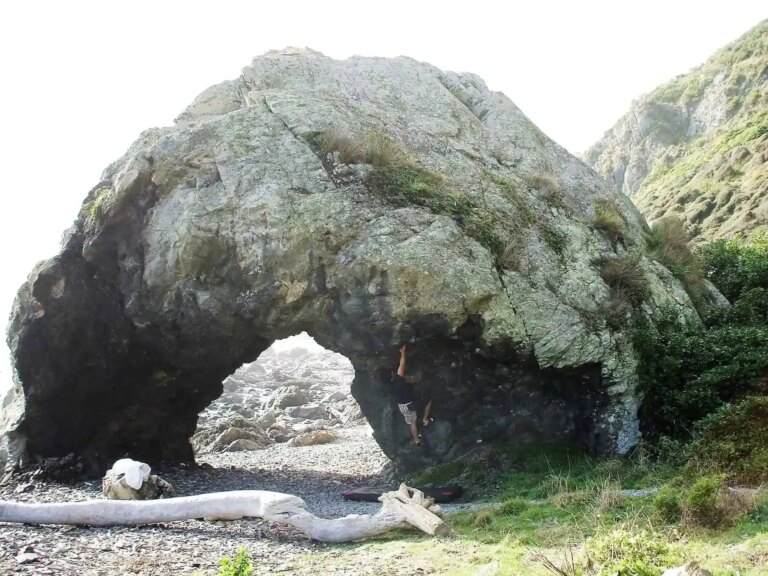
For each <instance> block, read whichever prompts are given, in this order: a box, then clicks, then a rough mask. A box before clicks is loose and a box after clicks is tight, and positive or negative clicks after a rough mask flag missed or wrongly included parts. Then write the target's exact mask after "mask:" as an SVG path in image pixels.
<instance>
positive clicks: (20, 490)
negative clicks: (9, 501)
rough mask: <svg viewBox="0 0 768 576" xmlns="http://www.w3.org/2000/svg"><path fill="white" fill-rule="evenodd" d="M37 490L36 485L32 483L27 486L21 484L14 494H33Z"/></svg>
mask: <svg viewBox="0 0 768 576" xmlns="http://www.w3.org/2000/svg"><path fill="white" fill-rule="evenodd" d="M34 489H35V485H34V484H33V483H32V482H28V483H26V484H19V485H18V486H17V487H16V490H14V492H15V493H16V494H24V493H26V492H32V491H33V490H34Z"/></svg>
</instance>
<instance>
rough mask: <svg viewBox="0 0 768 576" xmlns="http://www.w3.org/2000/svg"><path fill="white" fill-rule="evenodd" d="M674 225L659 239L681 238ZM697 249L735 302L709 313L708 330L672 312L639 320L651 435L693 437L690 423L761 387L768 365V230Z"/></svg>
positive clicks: (645, 414) (637, 337)
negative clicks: (658, 317)
mask: <svg viewBox="0 0 768 576" xmlns="http://www.w3.org/2000/svg"><path fill="white" fill-rule="evenodd" d="M675 229H676V226H674V225H672V226H669V227H668V230H667V232H665V233H664V234H663V235H661V234H657V235H656V236H655V238H656V240H659V238H660V237H661V236H665V237H670V238H672V240H674V242H678V243H681V242H682V238H681V237H680V235H679V234H678V233H677V232H674V230H675ZM669 230H673V232H669ZM678 232H679V230H678ZM652 246H653V244H652ZM680 247H682V244H680ZM672 252H680V250H678V249H675V250H672ZM696 254H697V256H698V257H699V258H700V260H701V264H700V267H701V270H702V272H703V275H704V276H706V277H707V278H709V279H710V280H712V282H713V283H714V284H715V286H716V287H717V288H718V289H719V290H720V291H721V292H722V293H723V294H724V295H726V296H727V297H728V298H730V299H731V301H732V303H733V305H732V306H731V307H728V308H723V309H721V310H719V311H717V312H716V313H714V314H713V315H712V316H711V317H710V318H707V323H706V324H707V326H706V327H705V326H702V325H692V324H690V323H689V324H688V325H681V324H680V323H679V321H678V318H677V315H676V314H675V313H674V312H673V311H671V310H668V311H666V312H664V313H663V314H662V317H661V319H660V320H658V321H656V322H655V323H652V322H650V321H649V320H647V319H637V320H636V321H635V323H634V330H633V337H634V338H633V339H634V344H635V349H636V350H637V352H638V355H639V357H640V367H639V372H640V380H641V383H642V385H643V387H644V389H645V392H646V398H645V402H644V403H643V407H642V409H641V421H642V426H643V429H644V432H646V435H647V436H648V437H650V438H651V439H656V438H658V437H659V436H660V435H666V436H670V437H672V438H685V437H690V436H691V434H692V431H693V424H694V423H695V422H697V421H698V420H701V419H702V418H704V417H706V416H708V415H709V414H711V413H713V412H715V411H716V410H717V409H718V408H719V407H720V406H721V405H722V404H724V403H727V402H733V401H737V400H739V399H741V398H743V397H744V396H746V395H747V394H748V393H750V392H760V390H761V387H760V382H761V380H760V379H761V377H762V376H764V375H765V373H766V369H768V325H767V323H766V322H767V321H768V235H766V234H765V233H758V234H755V235H753V236H752V238H751V239H750V240H749V241H743V240H739V239H734V240H718V241H715V242H712V243H711V244H708V245H706V246H704V247H702V248H700V249H699V250H698V251H697V252H696ZM763 391H764V390H763Z"/></svg>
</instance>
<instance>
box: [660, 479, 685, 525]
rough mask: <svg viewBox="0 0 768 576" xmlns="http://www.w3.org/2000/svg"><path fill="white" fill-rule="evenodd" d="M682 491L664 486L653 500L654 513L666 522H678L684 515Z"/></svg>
mask: <svg viewBox="0 0 768 576" xmlns="http://www.w3.org/2000/svg"><path fill="white" fill-rule="evenodd" d="M680 499H681V494H680V490H679V489H678V488H676V487H673V486H668V485H664V486H662V487H661V489H660V490H659V492H658V493H657V494H656V496H655V497H654V499H653V511H654V514H655V515H656V516H658V517H659V518H660V519H661V520H663V521H664V522H678V521H679V520H680V518H681V516H682V514H683V508H682V505H681V503H680Z"/></svg>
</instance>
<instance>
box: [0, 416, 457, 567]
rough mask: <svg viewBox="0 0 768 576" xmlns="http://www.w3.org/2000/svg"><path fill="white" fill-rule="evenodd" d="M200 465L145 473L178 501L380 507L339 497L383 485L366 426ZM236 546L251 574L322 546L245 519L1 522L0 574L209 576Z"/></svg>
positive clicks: (93, 489)
mask: <svg viewBox="0 0 768 576" xmlns="http://www.w3.org/2000/svg"><path fill="white" fill-rule="evenodd" d="M336 432H338V431H336ZM199 463H200V464H201V466H200V467H197V468H189V467H178V468H169V469H164V470H156V471H154V472H156V473H158V474H159V475H160V476H161V477H162V478H164V479H166V480H168V481H169V482H170V483H171V484H173V486H174V487H175V489H176V491H177V493H178V495H184V496H186V495H193V494H203V493H206V492H217V491H224V490H248V489H254V490H255V489H259V490H274V491H277V492H285V493H289V494H294V495H296V496H300V497H301V498H303V499H304V500H305V501H306V503H307V509H308V510H309V511H311V512H312V513H313V514H315V515H317V516H320V517H325V518H334V517H339V516H344V515H347V514H373V513H375V512H376V511H377V510H378V509H379V504H377V503H364V502H345V501H344V500H343V499H342V498H341V493H342V492H343V491H344V490H346V489H348V488H350V487H356V486H370V485H386V484H387V482H386V480H385V477H384V475H383V474H382V469H383V468H384V466H385V465H386V464H387V463H388V460H387V458H386V456H384V455H383V454H382V452H381V450H380V449H379V447H378V446H377V445H376V443H375V441H374V440H373V439H372V438H371V436H370V428H368V426H356V427H353V428H348V429H345V430H343V431H341V437H340V438H339V440H337V441H336V442H334V443H332V444H324V445H318V446H308V447H296V448H294V447H289V446H286V445H285V444H276V445H274V446H271V447H269V448H267V449H265V450H259V451H252V452H237V453H227V454H214V455H205V456H202V457H200V458H199ZM390 485H391V484H390ZM393 487H394V486H393ZM101 497H102V496H101V486H100V482H99V481H92V482H81V483H78V484H69V485H67V484H47V483H36V484H29V483H24V481H23V480H22V481H19V482H12V483H11V484H9V485H6V486H2V487H0V499H3V500H15V501H19V502H71V501H78V500H87V499H92V498H101ZM468 507H472V505H471V504H467V503H464V504H451V505H448V506H444V508H446V510H447V511H453V510H456V509H462V508H468ZM241 546H246V547H247V548H248V550H249V552H250V553H251V555H252V556H253V558H254V566H255V572H254V573H255V574H274V573H291V572H292V571H293V568H292V565H293V563H295V562H296V561H297V560H298V559H299V558H300V557H302V556H304V555H305V554H307V553H313V552H318V551H320V550H328V548H329V545H325V544H320V543H317V542H312V541H310V540H309V539H307V538H306V537H304V536H303V535H301V534H298V533H297V532H296V531H294V530H293V529H292V528H289V527H286V526H278V525H272V524H269V523H266V522H262V521H260V520H254V519H250V520H236V521H229V522H205V521H202V520H188V521H184V522H171V523H167V524H157V525H152V526H138V527H113V528H87V527H74V526H26V525H17V524H4V523H0V574H55V575H57V576H65V575H66V576H69V575H83V576H91V575H94V576H95V575H99V576H101V575H104V576H106V575H113V574H141V575H157V576H159V575H163V576H164V575H167V574H174V575H177V574H201V575H209V574H215V572H216V567H217V565H218V562H219V560H220V559H221V558H222V557H223V556H231V555H233V554H234V553H235V552H236V550H237V549H238V548H239V547H241Z"/></svg>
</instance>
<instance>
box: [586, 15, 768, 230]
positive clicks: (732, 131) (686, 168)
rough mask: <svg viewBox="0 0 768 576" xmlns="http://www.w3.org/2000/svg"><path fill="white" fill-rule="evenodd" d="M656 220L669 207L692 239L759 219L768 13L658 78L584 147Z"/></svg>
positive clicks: (767, 174) (767, 101)
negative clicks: (698, 62) (678, 71)
mask: <svg viewBox="0 0 768 576" xmlns="http://www.w3.org/2000/svg"><path fill="white" fill-rule="evenodd" d="M585 160H586V162H587V163H588V164H590V165H591V166H592V167H593V168H594V169H595V170H596V171H597V172H598V173H600V174H602V175H603V176H604V177H605V178H606V179H607V180H608V182H609V184H611V185H612V186H613V187H614V188H615V189H616V190H617V191H622V192H624V193H625V194H627V195H628V196H630V197H632V199H633V200H634V201H635V204H636V205H637V206H638V207H639V208H640V210H641V211H642V212H643V213H644V214H645V215H646V216H647V217H648V219H649V220H655V219H657V218H660V217H662V216H665V215H669V214H677V215H680V216H682V217H684V219H685V220H686V221H687V223H688V224H689V226H690V229H691V231H692V232H693V233H694V235H696V236H697V237H699V238H700V239H714V238H718V237H725V236H731V235H733V234H734V233H736V232H749V231H750V230H752V229H754V228H756V227H758V226H762V225H765V224H766V220H768V20H766V21H763V22H762V23H760V24H759V25H758V26H756V27H755V28H753V29H752V30H750V31H749V32H748V33H747V34H745V35H744V36H743V37H742V38H740V39H739V40H737V41H736V42H734V43H733V44H731V45H729V46H727V47H726V48H724V49H722V50H720V51H719V52H717V53H716V54H715V55H714V56H712V58H710V59H709V60H708V61H707V62H706V63H705V64H703V65H702V66H700V67H698V68H695V69H694V70H692V71H691V72H689V73H688V74H685V75H682V76H678V77H677V78H675V79H674V80H672V81H670V82H668V83H666V84H664V85H662V86H660V87H659V88H657V89H656V90H654V91H653V92H652V93H651V94H649V95H647V96H644V97H642V98H641V99H640V100H639V101H637V102H636V103H635V104H633V106H632V108H631V109H630V111H629V112H628V113H627V114H626V115H625V116H624V117H623V118H621V120H619V121H618V122H617V123H616V125H615V126H614V127H613V128H612V129H611V130H609V131H608V132H607V133H606V134H605V136H603V138H602V139H601V140H600V141H599V142H597V143H596V144H595V145H594V146H592V147H591V148H590V149H589V150H588V151H587V152H586V154H585Z"/></svg>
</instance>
